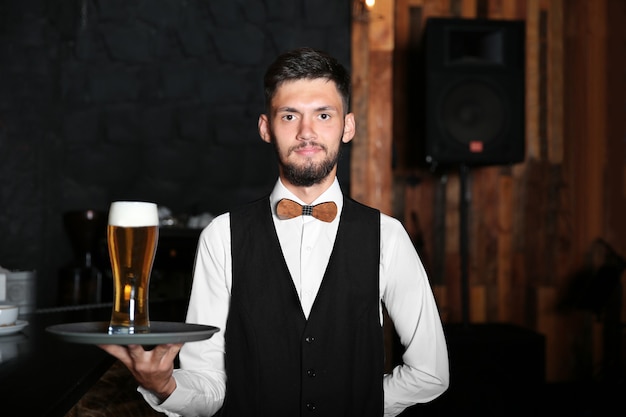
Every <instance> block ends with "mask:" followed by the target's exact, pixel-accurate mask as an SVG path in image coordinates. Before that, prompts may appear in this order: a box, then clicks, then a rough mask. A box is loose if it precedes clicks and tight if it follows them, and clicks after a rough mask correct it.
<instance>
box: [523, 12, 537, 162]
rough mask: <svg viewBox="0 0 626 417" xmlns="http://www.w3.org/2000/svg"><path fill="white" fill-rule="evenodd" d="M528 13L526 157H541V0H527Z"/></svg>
mask: <svg viewBox="0 0 626 417" xmlns="http://www.w3.org/2000/svg"><path fill="white" fill-rule="evenodd" d="M527 13H528V14H527V15H526V157H527V158H530V159H539V157H540V144H539V139H540V136H539V112H540V109H541V107H540V101H539V79H540V76H541V73H540V67H539V45H540V42H541V39H540V33H539V32H540V31H539V13H540V9H539V0H527Z"/></svg>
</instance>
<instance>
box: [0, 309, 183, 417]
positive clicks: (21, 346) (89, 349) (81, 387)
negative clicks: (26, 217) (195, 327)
mask: <svg viewBox="0 0 626 417" xmlns="http://www.w3.org/2000/svg"><path fill="white" fill-rule="evenodd" d="M185 311H186V300H162V301H151V303H150V319H151V320H155V321H157V320H158V321H175V322H182V321H184V317H185ZM110 315H111V305H110V303H108V304H107V303H105V304H97V305H84V306H72V307H64V308H51V309H42V310H36V311H35V312H33V313H31V314H28V315H24V316H22V317H20V319H22V320H26V321H28V326H26V327H25V328H24V329H23V330H22V331H21V332H19V333H17V334H13V335H6V336H0V353H1V357H0V410H1V412H0V414H1V415H2V416H7V417H9V416H10V417H13V416H38V417H57V416H58V417H62V416H65V415H66V413H67V412H68V411H69V410H70V409H71V408H72V407H73V406H74V405H75V404H76V403H77V402H78V400H80V398H81V397H82V396H83V395H84V394H85V393H86V392H87V391H88V390H89V389H90V388H91V387H92V386H93V385H94V384H95V383H96V382H97V381H98V380H99V378H100V377H101V376H102V375H103V374H104V373H105V372H106V371H107V370H108V369H109V368H110V367H111V365H113V363H114V362H115V358H113V357H112V356H110V355H108V354H107V353H106V352H104V351H102V350H101V349H100V348H98V347H97V346H92V345H85V344H75V343H68V342H65V341H62V340H60V339H58V338H57V337H55V336H54V335H52V334H50V333H48V332H47V331H46V328H47V327H48V326H51V325H54V324H61V323H76V322H91V321H108V320H109V318H110Z"/></svg>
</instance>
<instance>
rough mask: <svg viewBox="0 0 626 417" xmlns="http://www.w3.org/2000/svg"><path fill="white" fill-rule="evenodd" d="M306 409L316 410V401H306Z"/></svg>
mask: <svg viewBox="0 0 626 417" xmlns="http://www.w3.org/2000/svg"><path fill="white" fill-rule="evenodd" d="M306 409H307V410H309V411H315V403H306Z"/></svg>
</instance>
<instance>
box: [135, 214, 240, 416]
mask: <svg viewBox="0 0 626 417" xmlns="http://www.w3.org/2000/svg"><path fill="white" fill-rule="evenodd" d="M231 264H232V260H231V254H230V218H229V215H228V214H224V215H221V216H218V217H217V218H215V219H214V220H213V221H212V222H211V224H209V225H208V226H207V227H206V228H205V229H204V230H203V231H202V233H201V235H200V240H199V243H198V250H197V254H196V262H195V267H194V276H193V284H192V288H191V294H190V297H189V307H188V310H187V318H186V321H187V322H188V323H196V324H206V325H211V326H216V327H218V328H219V329H220V331H218V332H217V333H215V334H214V335H213V336H212V337H211V338H210V339H207V340H203V341H198V342H190V343H185V345H184V346H183V347H182V349H181V351H180V354H179V359H180V369H175V370H174V378H175V379H176V389H175V390H174V392H173V393H172V395H170V396H169V397H168V398H167V399H166V400H165V401H163V402H162V403H159V402H158V399H157V398H156V397H155V396H153V395H152V394H151V393H149V392H147V391H145V390H143V389H142V388H139V392H141V394H142V395H143V396H144V398H145V400H146V402H148V404H149V405H150V406H151V407H152V408H154V409H155V410H157V411H159V412H162V413H164V414H166V415H168V416H170V417H174V416H179V415H194V416H212V415H214V414H215V413H217V411H219V409H220V408H221V407H222V404H223V402H224V397H225V393H226V373H225V369H224V329H225V327H226V318H227V316H228V307H229V303H230V289H231V283H232V276H231V273H232V272H231V271H232V268H231Z"/></svg>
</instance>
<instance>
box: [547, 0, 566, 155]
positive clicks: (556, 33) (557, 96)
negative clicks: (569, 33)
mask: <svg viewBox="0 0 626 417" xmlns="http://www.w3.org/2000/svg"><path fill="white" fill-rule="evenodd" d="M549 7H550V9H549V14H548V16H549V25H548V57H549V58H548V74H547V76H548V107H547V111H548V114H549V116H548V134H549V137H550V140H549V141H548V160H549V161H550V162H551V163H555V164H560V163H562V162H563V123H564V119H563V72H564V67H563V0H550V4H549Z"/></svg>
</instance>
